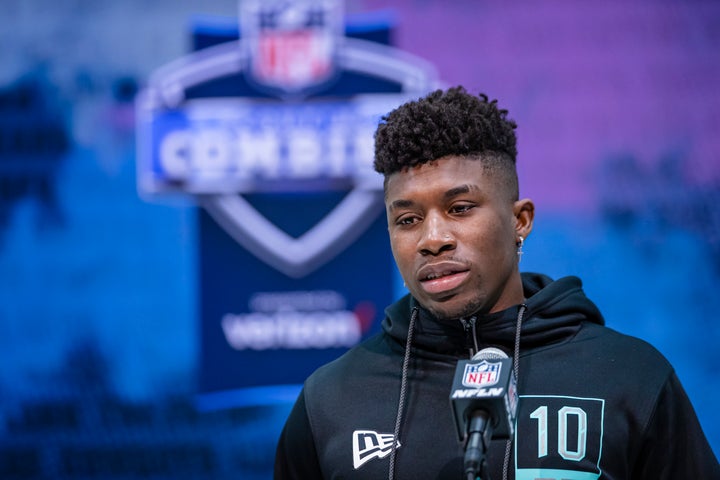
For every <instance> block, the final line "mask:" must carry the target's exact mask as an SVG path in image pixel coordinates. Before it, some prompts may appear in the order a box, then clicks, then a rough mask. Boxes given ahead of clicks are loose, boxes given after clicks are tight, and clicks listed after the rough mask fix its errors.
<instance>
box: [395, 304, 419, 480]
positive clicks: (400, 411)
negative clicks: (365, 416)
mask: <svg viewBox="0 0 720 480" xmlns="http://www.w3.org/2000/svg"><path fill="white" fill-rule="evenodd" d="M418 311H419V309H418V308H417V307H415V308H413V310H412V314H411V315H410V325H408V334H407V342H405V358H403V366H402V378H401V380H400V399H399V400H398V408H397V416H396V417H395V431H394V433H393V445H392V450H391V451H390V469H389V472H388V479H389V480H393V479H394V478H395V457H396V456H397V447H398V445H399V444H400V425H401V424H402V416H403V408H404V406H405V397H406V395H407V382H408V371H409V370H410V368H409V366H410V347H411V345H412V337H413V333H415V321H416V320H417V317H418Z"/></svg>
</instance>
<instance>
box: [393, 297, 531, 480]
mask: <svg viewBox="0 0 720 480" xmlns="http://www.w3.org/2000/svg"><path fill="white" fill-rule="evenodd" d="M527 308H528V307H527V305H526V304H524V303H523V304H522V305H520V309H519V310H518V316H517V323H516V326H515V347H514V351H513V372H514V373H515V379H516V381H517V379H518V377H519V374H520V332H521V330H522V322H523V317H524V316H525V312H527ZM418 311H419V309H418V307H415V308H413V310H412V314H411V315H410V324H409V325H408V334H407V341H406V342H405V357H404V358H403V365H402V377H401V380H400V399H399V400H398V408H397V416H396V417H395V431H394V432H393V445H392V450H391V451H390V467H389V471H388V479H389V480H394V478H395V458H396V457H397V448H398V446H399V445H400V426H401V425H402V420H403V418H402V417H403V410H404V408H405V399H406V398H405V397H406V396H407V383H408V372H409V370H410V347H411V346H412V338H413V334H414V333H415V322H416V321H417V317H418ZM476 321H477V318H476V317H472V318H471V319H470V324H471V328H472V333H473V338H474V343H475V345H474V346H475V350H476V351H477V348H478V346H477V335H476V330H475V322H476ZM462 323H463V325H465V326H467V324H466V323H465V321H464V320H462ZM471 348H472V347H471ZM512 443H513V439H512V438H510V439H508V441H507V443H506V444H505V459H504V462H503V480H507V478H508V470H509V468H510V453H511V452H512Z"/></svg>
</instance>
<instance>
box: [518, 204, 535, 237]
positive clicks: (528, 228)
mask: <svg viewBox="0 0 720 480" xmlns="http://www.w3.org/2000/svg"><path fill="white" fill-rule="evenodd" d="M513 214H514V215H515V234H516V235H517V236H519V237H523V238H527V237H528V235H530V232H532V227H533V219H534V218H535V204H534V203H533V202H532V200H530V199H529V198H523V199H522V200H518V201H516V202H515V203H514V204H513Z"/></svg>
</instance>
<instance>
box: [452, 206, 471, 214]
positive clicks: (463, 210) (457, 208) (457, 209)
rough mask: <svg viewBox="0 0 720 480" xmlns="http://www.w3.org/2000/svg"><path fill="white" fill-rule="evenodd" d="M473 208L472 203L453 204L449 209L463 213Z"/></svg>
mask: <svg viewBox="0 0 720 480" xmlns="http://www.w3.org/2000/svg"><path fill="white" fill-rule="evenodd" d="M472 208H473V205H465V204H462V205H453V207H452V208H451V209H450V211H451V212H452V213H465V212H467V211H469V210H470V209H472Z"/></svg>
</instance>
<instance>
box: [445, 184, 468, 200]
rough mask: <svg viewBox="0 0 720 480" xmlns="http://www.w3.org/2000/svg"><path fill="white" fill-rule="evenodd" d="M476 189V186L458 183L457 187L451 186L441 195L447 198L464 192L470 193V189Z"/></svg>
mask: <svg viewBox="0 0 720 480" xmlns="http://www.w3.org/2000/svg"><path fill="white" fill-rule="evenodd" d="M473 189H476V187H474V186H471V185H468V184H465V185H458V186H457V187H453V188H451V189H450V190H448V191H447V192H445V194H444V195H443V197H445V200H449V199H451V198H453V197H457V196H458V195H463V194H465V193H470V190H473Z"/></svg>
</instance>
